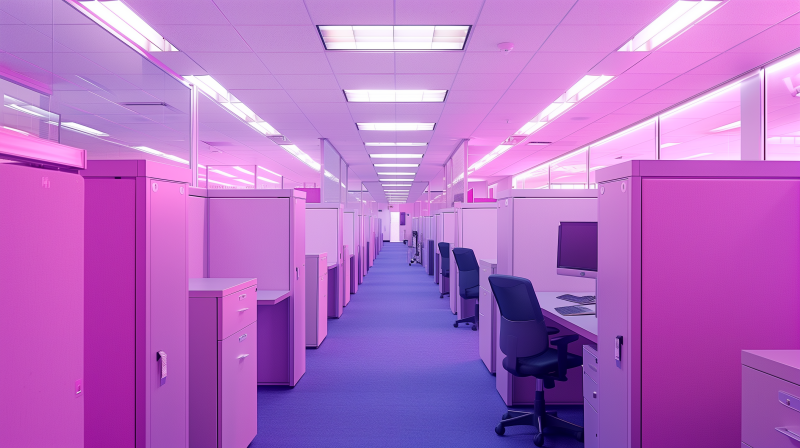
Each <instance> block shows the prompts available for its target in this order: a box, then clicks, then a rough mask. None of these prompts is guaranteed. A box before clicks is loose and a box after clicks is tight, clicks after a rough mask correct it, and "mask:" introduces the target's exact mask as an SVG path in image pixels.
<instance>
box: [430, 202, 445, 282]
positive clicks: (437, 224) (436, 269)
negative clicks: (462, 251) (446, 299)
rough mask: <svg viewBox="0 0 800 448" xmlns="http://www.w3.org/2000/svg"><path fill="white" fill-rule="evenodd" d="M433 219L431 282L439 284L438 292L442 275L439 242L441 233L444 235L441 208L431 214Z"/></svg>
mask: <svg viewBox="0 0 800 448" xmlns="http://www.w3.org/2000/svg"><path fill="white" fill-rule="evenodd" d="M433 221H434V222H433V251H434V255H433V282H434V283H436V284H437V285H439V292H442V286H441V281H440V280H441V276H442V269H441V264H442V255H441V254H440V253H439V243H440V242H442V235H444V217H443V216H442V212H441V210H440V211H437V212H436V214H435V215H433Z"/></svg>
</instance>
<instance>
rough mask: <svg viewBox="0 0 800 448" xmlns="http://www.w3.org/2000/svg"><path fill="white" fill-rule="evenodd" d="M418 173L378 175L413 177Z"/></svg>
mask: <svg viewBox="0 0 800 448" xmlns="http://www.w3.org/2000/svg"><path fill="white" fill-rule="evenodd" d="M415 174H417V173H378V176H413V175H415Z"/></svg>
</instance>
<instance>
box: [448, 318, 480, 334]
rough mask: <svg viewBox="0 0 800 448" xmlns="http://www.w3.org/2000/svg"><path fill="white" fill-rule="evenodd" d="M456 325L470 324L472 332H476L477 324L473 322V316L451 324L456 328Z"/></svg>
mask: <svg viewBox="0 0 800 448" xmlns="http://www.w3.org/2000/svg"><path fill="white" fill-rule="evenodd" d="M458 324H472V331H478V324H477V322H475V316H472V317H465V318H464V319H459V320H457V321H456V322H455V323H454V324H453V326H454V327H456V328H458Z"/></svg>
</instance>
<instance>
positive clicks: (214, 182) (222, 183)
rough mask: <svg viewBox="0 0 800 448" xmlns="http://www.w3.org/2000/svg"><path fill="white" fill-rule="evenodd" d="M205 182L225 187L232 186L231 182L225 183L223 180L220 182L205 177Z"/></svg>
mask: <svg viewBox="0 0 800 448" xmlns="http://www.w3.org/2000/svg"><path fill="white" fill-rule="evenodd" d="M206 182H211V183H212V184H217V185H224V186H226V187H232V186H233V185H231V184H226V183H225V182H220V181H217V180H213V179H207V180H206Z"/></svg>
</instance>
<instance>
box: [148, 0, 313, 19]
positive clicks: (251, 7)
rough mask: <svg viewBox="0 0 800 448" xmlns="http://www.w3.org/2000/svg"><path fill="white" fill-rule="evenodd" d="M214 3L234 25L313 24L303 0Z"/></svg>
mask: <svg viewBox="0 0 800 448" xmlns="http://www.w3.org/2000/svg"><path fill="white" fill-rule="evenodd" d="M157 3H161V4H163V3H164V2H163V1H158V2H157ZM214 3H215V4H216V5H217V6H218V7H219V9H220V10H221V11H222V12H223V13H224V14H225V17H226V18H227V19H228V20H229V21H230V22H231V23H232V24H234V25H311V18H310V17H309V16H308V11H307V10H306V7H305V4H304V3H303V1H302V0H214Z"/></svg>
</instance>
